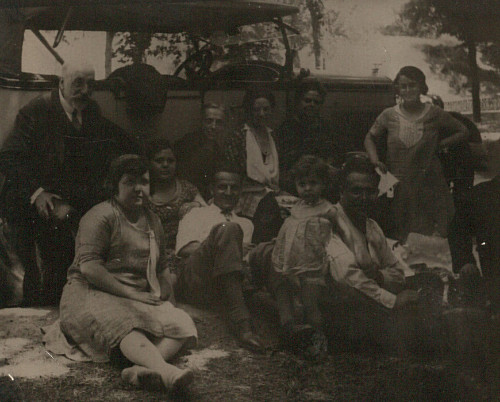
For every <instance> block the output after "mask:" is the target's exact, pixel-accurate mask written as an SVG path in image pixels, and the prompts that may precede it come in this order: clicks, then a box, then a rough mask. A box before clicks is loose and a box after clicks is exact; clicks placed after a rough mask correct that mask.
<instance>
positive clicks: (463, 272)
mask: <svg viewBox="0 0 500 402" xmlns="http://www.w3.org/2000/svg"><path fill="white" fill-rule="evenodd" d="M479 276H481V274H480V273H479V269H477V267H476V266H475V265H474V264H470V263H468V264H465V265H464V266H463V267H462V268H460V277H461V278H463V279H464V280H471V279H473V278H475V277H479Z"/></svg>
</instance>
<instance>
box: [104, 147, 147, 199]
mask: <svg viewBox="0 0 500 402" xmlns="http://www.w3.org/2000/svg"><path fill="white" fill-rule="evenodd" d="M147 171H149V161H148V160H147V159H146V158H144V157H143V156H139V155H133V154H125V155H121V156H119V157H118V158H116V159H114V160H113V161H112V162H111V165H110V167H109V172H108V177H107V178H106V183H105V189H106V193H107V195H108V197H112V196H114V195H117V194H118V183H119V182H120V180H121V178H122V177H123V176H124V175H126V174H129V175H131V176H135V177H140V176H142V175H143V174H144V173H146V172H147Z"/></svg>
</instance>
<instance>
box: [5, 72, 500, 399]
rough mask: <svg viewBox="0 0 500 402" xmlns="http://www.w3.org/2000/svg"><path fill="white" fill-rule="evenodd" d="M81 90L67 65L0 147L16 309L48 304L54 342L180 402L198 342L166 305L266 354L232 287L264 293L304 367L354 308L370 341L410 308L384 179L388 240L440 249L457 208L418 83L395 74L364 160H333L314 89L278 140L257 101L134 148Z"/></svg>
mask: <svg viewBox="0 0 500 402" xmlns="http://www.w3.org/2000/svg"><path fill="white" fill-rule="evenodd" d="M93 78H94V72H93V69H92V68H91V67H89V66H86V65H71V64H66V65H65V66H64V67H63V70H62V75H61V78H60V81H59V87H58V88H57V89H55V90H54V91H53V92H52V93H51V94H48V95H45V96H41V97H39V98H36V99H35V100H33V101H31V102H30V103H29V104H28V105H26V106H25V107H23V108H22V109H21V111H20V112H19V115H18V117H17V119H16V122H15V127H14V130H13V132H12V134H11V135H10V136H9V138H8V139H7V141H6V142H5V144H4V145H3V147H2V149H1V150H0V170H1V171H2V173H3V174H4V175H5V178H6V180H5V185H4V188H3V192H2V197H3V198H2V207H3V211H2V212H3V214H4V216H5V217H6V219H7V220H8V222H9V224H10V226H11V228H12V231H13V236H12V239H13V243H14V246H15V248H16V250H17V253H18V255H19V258H20V259H21V261H22V263H23V265H24V267H25V270H26V274H25V279H24V291H25V304H26V305H33V304H44V303H52V304H55V303H58V302H59V301H60V321H58V322H57V325H58V328H59V329H60V330H61V331H62V333H63V334H64V335H65V337H66V339H67V342H68V344H70V345H72V346H73V347H77V348H78V349H79V351H80V352H81V353H82V354H84V355H85V356H87V358H88V359H90V360H93V361H107V360H109V358H110V356H112V354H113V353H115V352H117V351H120V352H121V354H122V355H123V356H125V357H126V358H127V359H128V361H130V362H131V363H132V364H133V365H132V366H131V367H127V368H126V369H124V370H123V371H122V378H123V379H124V380H125V381H127V382H129V383H131V384H134V385H137V386H143V387H149V388H155V389H169V390H177V389H183V388H185V387H186V386H187V385H188V384H189V383H190V382H191V381H192V379H193V373H192V371H191V370H189V369H184V370H182V369H179V368H177V367H175V366H173V365H171V364H169V363H168V361H169V360H171V358H172V357H173V356H175V355H176V354H177V352H178V351H179V350H180V349H181V348H186V347H190V346H192V345H193V344H194V343H195V342H196V338H197V331H196V327H195V324H194V323H193V321H192V319H191V318H190V317H189V315H188V314H186V313H185V312H184V311H183V310H181V309H179V308H176V307H175V299H178V300H182V301H184V302H187V303H195V304H201V305H207V304H208V305H212V304H213V305H217V306H219V307H220V308H221V311H222V313H223V316H224V317H225V318H226V320H227V322H228V324H229V327H230V329H231V330H232V332H233V333H234V335H235V337H236V339H237V341H238V342H239V344H240V345H241V346H242V347H245V348H247V349H249V350H251V351H254V352H262V351H263V350H264V349H265V347H264V345H263V342H262V340H261V339H259V337H258V336H256V334H255V333H254V329H253V328H252V322H251V314H250V311H249V308H248V306H247V300H246V298H245V294H246V293H245V287H246V285H245V284H247V285H249V284H252V286H254V287H265V288H266V289H267V290H268V291H269V293H270V294H271V295H272V297H273V298H274V299H275V301H276V305H277V308H278V314H279V317H280V324H281V328H282V337H283V340H284V343H285V344H286V345H288V346H289V347H290V349H291V350H294V351H300V353H303V354H304V355H305V356H306V357H309V358H312V359H319V358H321V356H322V355H324V353H325V352H326V350H327V344H328V337H327V334H326V332H325V323H326V321H334V323H340V324H345V323H348V324H347V326H350V325H351V324H352V325H353V326H354V325H355V324H356V322H358V321H359V317H360V311H362V312H363V314H364V315H365V318H367V319H368V320H373V322H372V324H373V325H370V326H369V328H375V327H377V328H380V329H381V331H384V330H386V329H388V328H387V327H388V326H389V324H388V323H389V322H391V320H392V319H393V317H394V313H393V312H394V311H399V312H400V311H404V310H405V309H412V308H416V307H415V306H418V304H419V301H420V300H419V293H418V291H417V290H416V289H415V288H414V287H412V286H411V284H409V283H407V282H406V281H405V275H404V270H403V269H404V267H403V263H402V262H401V261H400V260H399V259H398V258H396V256H395V255H394V254H393V252H392V250H391V248H390V247H389V245H388V243H387V240H386V237H385V234H384V232H383V231H382V229H381V227H380V226H379V225H378V224H377V222H376V221H375V220H373V219H372V212H373V209H374V207H375V206H376V204H377V198H378V195H379V189H378V187H379V181H380V177H381V175H383V174H384V173H385V172H387V171H390V172H392V173H393V174H394V175H395V176H396V178H397V179H398V180H399V184H398V185H397V186H396V188H395V194H394V198H393V199H392V200H391V204H390V211H389V215H390V217H391V219H390V220H389V221H390V222H391V225H389V230H390V234H391V236H393V237H394V238H395V239H398V240H400V241H404V240H405V239H406V237H407V236H408V234H409V233H410V232H414V231H415V232H418V233H422V234H428V235H432V234H436V233H437V234H439V235H441V236H446V235H447V228H448V226H449V224H450V222H451V219H452V218H453V199H452V198H451V194H450V192H449V188H448V185H447V182H446V180H445V177H444V175H443V172H442V168H441V165H440V162H439V159H438V152H439V151H440V150H444V149H447V148H449V147H452V146H453V145H454V144H457V143H460V142H463V141H466V140H467V136H468V132H467V130H466V128H465V127H464V126H463V125H462V124H460V123H459V122H458V121H456V120H455V119H453V118H452V117H451V116H450V115H449V114H447V113H446V112H444V111H443V110H442V109H440V108H439V107H435V106H433V105H430V104H423V103H422V102H421V101H420V95H421V94H424V93H425V92H426V91H427V87H426V85H425V77H424V76H423V74H422V73H421V71H420V70H418V69H416V68H415V67H405V68H403V69H402V70H401V71H400V73H399V74H398V76H397V77H396V80H395V84H396V88H397V90H398V94H399V96H400V98H401V102H400V103H399V104H398V105H397V106H395V107H393V108H389V109H387V110H385V111H384V112H383V113H382V114H381V115H380V116H379V117H378V118H377V120H376V122H375V123H374V125H373V127H372V128H371V129H370V131H369V133H368V134H367V136H366V140H365V146H366V151H367V154H360V153H356V154H353V155H350V156H348V157H346V158H344V157H343V155H341V154H340V151H339V150H338V148H336V143H335V138H336V137H335V136H334V134H333V132H332V129H331V126H330V125H329V123H328V122H327V121H325V120H323V119H322V118H321V116H320V108H321V105H322V104H323V102H324V100H325V96H326V92H325V91H324V89H323V88H322V86H321V85H320V83H319V82H318V81H315V80H306V81H304V82H303V83H302V84H301V85H300V86H299V87H298V89H297V91H296V98H295V110H294V113H291V115H290V117H289V118H287V120H286V121H285V122H284V123H283V124H282V125H281V126H280V128H279V129H278V130H276V131H273V130H272V129H271V128H270V127H269V118H270V117H271V114H272V113H273V109H274V107H275V103H276V101H275V98H274V95H273V94H272V92H270V91H268V90H266V89H262V88H254V89H251V90H248V91H247V93H246V94H245V97H244V100H243V109H244V112H245V120H244V122H243V124H241V126H240V128H239V129H238V130H237V131H236V132H234V133H226V134H225V135H224V129H225V120H226V115H225V110H224V108H223V107H222V106H220V105H216V104H206V105H204V107H203V110H202V112H203V116H202V128H201V130H200V132H197V133H191V134H188V135H186V136H185V137H184V138H183V139H181V140H180V141H179V142H177V143H176V144H173V145H171V144H170V143H169V142H168V141H167V140H166V139H164V138H155V139H152V140H149V141H147V142H146V144H145V146H144V147H141V146H139V145H138V144H136V143H135V141H134V138H133V137H132V136H129V135H128V134H127V133H125V132H124V131H123V130H121V129H120V128H119V127H117V126H115V125H113V124H112V123H110V122H109V121H107V120H106V119H105V118H103V117H102V115H101V114H100V112H99V109H98V106H97V104H96V103H95V102H94V101H93V100H92V99H91V98H90V95H91V90H92V81H93ZM444 128H446V129H447V130H448V132H449V133H450V134H449V135H447V136H443V135H442V131H440V130H441V129H444ZM384 135H386V136H387V137H384ZM380 138H384V141H383V142H385V144H383V145H385V148H386V152H385V153H386V154H387V158H386V159H385V160H384V161H383V160H382V159H381V155H382V153H381V152H380V149H381V148H380V141H379V139H380ZM496 180H497V181H498V179H496ZM492 185H493V184H492ZM496 187H497V190H496V191H497V192H498V185H496ZM283 194H285V195H286V196H287V197H288V198H292V197H291V196H292V195H293V196H294V197H295V200H296V202H295V204H294V205H293V207H291V209H290V210H287V211H285V210H284V208H283V207H282V206H280V204H279V202H278V201H279V196H280V195H283ZM498 199H500V197H497V203H498ZM471 200H472V198H471ZM481 200H482V198H481ZM481 200H479V201H478V202H481ZM496 211H498V208H497V209H496ZM496 219H497V221H496V222H497V223H498V217H497V218H496ZM487 224H489V223H487ZM472 226H473V225H472V224H471V227H472ZM490 226H491V230H490V231H487V233H485V232H484V231H483V232H477V235H478V239H479V238H480V239H481V241H483V238H482V237H481V236H483V233H485V234H484V236H486V237H487V239H484V244H485V246H484V247H483V248H482V249H481V250H482V251H480V256H481V263H482V264H483V261H489V264H490V265H488V266H489V267H490V268H491V267H493V268H494V265H495V264H497V265H498V261H499V260H500V259H499V258H498V227H496V228H495V227H493V226H494V225H490ZM474 227H476V226H474ZM482 229H484V227H483V228H482ZM480 233H481V234H480ZM473 234H474V233H473V232H472V231H471V232H470V235H471V236H472V235H473ZM491 236H493V237H491ZM494 236H496V237H494ZM495 239H496V240H495ZM494 241H497V243H496V244H493V242H494ZM75 244H76V246H75ZM481 244H483V243H481ZM495 250H497V251H496V252H497V254H496V256H497V257H496V259H495V255H493V254H494V252H495ZM492 253H493V254H492ZM488 259H489V260H488ZM37 260H41V261H42V269H41V271H42V273H43V277H41V275H40V269H39V267H38V264H37ZM486 264H488V263H486ZM246 266H249V267H250V269H249V270H248V269H246ZM494 269H495V268H494ZM494 269H491V271H494ZM496 270H497V271H498V266H496ZM483 272H485V271H484V269H483ZM248 273H250V277H249V274H248ZM495 274H497V273H495ZM41 284H43V288H42V286H41ZM174 295H175V297H174ZM325 306H326V307H325ZM344 326H345V325H344ZM396 338H397V336H395V337H394V338H391V339H396ZM48 342H49V343H48V347H50V340H48Z"/></svg>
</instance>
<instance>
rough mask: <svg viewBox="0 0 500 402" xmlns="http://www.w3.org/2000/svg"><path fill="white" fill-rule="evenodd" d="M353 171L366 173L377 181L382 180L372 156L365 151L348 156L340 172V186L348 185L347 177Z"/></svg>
mask: <svg viewBox="0 0 500 402" xmlns="http://www.w3.org/2000/svg"><path fill="white" fill-rule="evenodd" d="M351 173H361V174H366V175H369V176H372V177H373V178H374V180H376V181H377V183H378V182H379V181H380V176H379V175H378V174H377V172H376V171H375V165H374V164H373V163H371V161H370V158H369V157H368V155H367V154H365V153H355V154H351V155H348V156H347V158H346V161H345V163H344V164H343V165H342V168H341V169H340V171H339V174H338V180H339V185H340V188H345V187H346V185H347V177H348V176H349V175H350V174H351Z"/></svg>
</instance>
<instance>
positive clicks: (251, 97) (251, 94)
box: [242, 88, 276, 118]
mask: <svg viewBox="0 0 500 402" xmlns="http://www.w3.org/2000/svg"><path fill="white" fill-rule="evenodd" d="M259 98H266V99H267V100H268V101H269V103H270V104H271V107H272V108H273V109H274V107H275V106H276V98H275V97H274V94H273V93H272V92H271V91H269V90H268V89H266V88H252V89H249V90H248V91H247V92H246V93H245V96H244V97H243V103H242V106H243V110H244V111H245V115H246V117H247V118H249V117H250V116H251V113H252V108H253V105H254V103H255V101H256V100H257V99H259Z"/></svg>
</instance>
